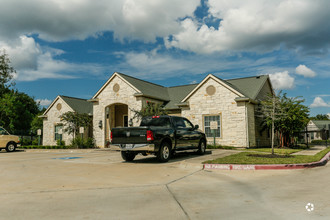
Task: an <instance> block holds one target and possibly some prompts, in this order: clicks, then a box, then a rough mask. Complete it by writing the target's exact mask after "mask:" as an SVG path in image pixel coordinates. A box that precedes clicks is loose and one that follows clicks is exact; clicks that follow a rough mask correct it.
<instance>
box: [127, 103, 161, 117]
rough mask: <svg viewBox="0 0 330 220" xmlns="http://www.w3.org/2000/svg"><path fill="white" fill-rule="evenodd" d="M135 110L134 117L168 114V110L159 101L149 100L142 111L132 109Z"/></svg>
mask: <svg viewBox="0 0 330 220" xmlns="http://www.w3.org/2000/svg"><path fill="white" fill-rule="evenodd" d="M131 111H133V112H134V116H133V119H137V120H138V121H139V120H141V119H142V118H143V117H146V116H156V115H167V111H166V110H165V109H164V108H163V107H162V105H161V104H159V103H151V102H147V105H145V106H144V107H143V108H142V109H141V110H140V111H137V110H134V109H131Z"/></svg>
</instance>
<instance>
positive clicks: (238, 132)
mask: <svg viewBox="0 0 330 220" xmlns="http://www.w3.org/2000/svg"><path fill="white" fill-rule="evenodd" d="M210 85H213V86H214V87H215V88H216V91H215V94H213V95H208V94H207V92H206V88H207V87H208V86H210ZM236 97H238V95H236V94H235V93H233V92H232V91H230V90H229V89H227V88H225V87H224V86H222V85H221V84H219V83H218V82H216V81H214V80H213V79H209V80H207V81H206V82H205V83H204V84H203V85H202V86H201V87H200V88H199V89H198V90H197V91H196V92H195V93H194V94H193V95H192V96H191V97H190V98H189V99H188V101H189V108H183V109H182V116H183V117H186V118H188V119H189V120H190V121H191V122H192V123H193V124H198V125H199V127H200V128H201V129H202V130H203V131H205V129H204V116H206V115H221V138H216V143H217V144H221V145H226V146H234V147H246V146H247V129H246V127H247V122H246V117H245V116H246V114H247V113H248V112H246V104H245V102H235V98H236ZM249 108H250V109H251V107H249ZM250 111H251V110H250ZM251 121H253V120H252V119H251ZM208 142H209V143H212V142H213V138H212V137H211V138H208Z"/></svg>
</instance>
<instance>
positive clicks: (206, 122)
mask: <svg viewBox="0 0 330 220" xmlns="http://www.w3.org/2000/svg"><path fill="white" fill-rule="evenodd" d="M211 117H213V120H212V118H211ZM214 117H219V120H217V121H218V129H217V132H216V135H215V137H216V138H222V128H221V125H222V122H221V114H214V115H203V125H204V132H205V134H206V137H209V138H211V137H213V133H212V131H211V129H210V122H211V121H215V120H214V119H215V118H214ZM207 118H211V120H207Z"/></svg>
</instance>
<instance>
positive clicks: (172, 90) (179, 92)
mask: <svg viewBox="0 0 330 220" xmlns="http://www.w3.org/2000/svg"><path fill="white" fill-rule="evenodd" d="M196 86H198V84H190V85H185V86H175V87H169V88H167V92H168V95H169V97H170V101H169V102H168V103H167V104H166V105H165V108H166V109H177V108H178V104H180V103H181V100H182V99H183V98H184V97H186V96H187V95H188V94H189V93H190V92H191V91H192V90H193V89H194V88H195V87H196Z"/></svg>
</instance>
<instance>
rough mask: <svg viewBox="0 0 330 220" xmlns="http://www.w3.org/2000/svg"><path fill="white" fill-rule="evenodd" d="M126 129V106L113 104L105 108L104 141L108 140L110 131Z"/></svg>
mask: <svg viewBox="0 0 330 220" xmlns="http://www.w3.org/2000/svg"><path fill="white" fill-rule="evenodd" d="M116 127H128V105H126V104H122V103H115V104H112V105H109V106H107V107H106V108H105V129H104V130H105V141H106V142H107V141H109V140H110V130H111V129H112V128H116Z"/></svg>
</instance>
